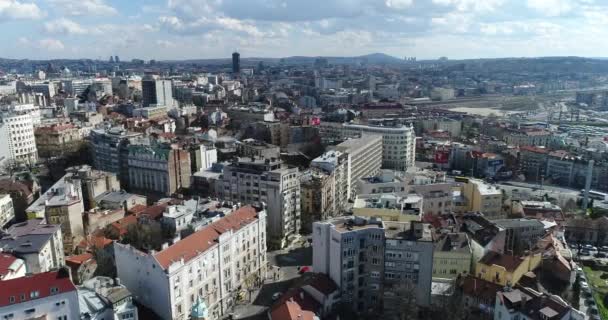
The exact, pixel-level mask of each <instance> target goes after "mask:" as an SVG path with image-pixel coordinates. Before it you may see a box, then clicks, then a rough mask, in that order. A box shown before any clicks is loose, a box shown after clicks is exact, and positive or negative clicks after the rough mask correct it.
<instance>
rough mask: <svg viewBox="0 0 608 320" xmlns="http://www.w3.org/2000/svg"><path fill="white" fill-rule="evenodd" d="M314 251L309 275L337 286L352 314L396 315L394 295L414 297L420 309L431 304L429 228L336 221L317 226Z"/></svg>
mask: <svg viewBox="0 0 608 320" xmlns="http://www.w3.org/2000/svg"><path fill="white" fill-rule="evenodd" d="M312 245H313V248H314V250H313V269H314V270H315V272H319V273H324V274H326V275H328V276H329V278H331V279H332V280H333V281H334V282H335V283H336V284H337V285H338V287H339V288H340V291H341V299H342V303H343V304H344V305H346V306H349V307H350V308H351V309H352V311H354V312H358V313H369V314H374V313H380V312H384V313H385V314H394V312H396V311H397V310H395V307H396V306H398V305H399V301H398V299H399V297H398V296H397V294H402V293H403V292H404V291H407V292H408V294H413V295H414V296H415V301H416V303H417V304H418V305H422V306H428V305H429V304H430V299H431V281H432V269H433V240H432V235H431V228H430V225H429V224H426V223H422V222H396V221H390V222H388V221H384V222H383V221H382V220H380V219H377V218H362V217H357V216H355V217H340V218H335V219H332V220H329V221H319V222H315V223H314V224H313V239H312ZM408 285H409V287H408ZM389 288H390V289H389ZM389 318H390V319H392V317H387V319H389Z"/></svg>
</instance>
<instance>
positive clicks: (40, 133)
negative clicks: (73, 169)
mask: <svg viewBox="0 0 608 320" xmlns="http://www.w3.org/2000/svg"><path fill="white" fill-rule="evenodd" d="M34 136H35V138H36V148H37V149H38V156H39V157H41V158H45V159H48V158H54V157H65V156H69V155H75V154H77V153H78V152H79V151H80V149H81V147H82V145H83V144H84V143H85V142H84V140H83V138H82V135H81V134H80V128H78V127H76V126H74V125H73V124H69V123H68V124H53V125H50V126H45V127H38V128H36V131H34Z"/></svg>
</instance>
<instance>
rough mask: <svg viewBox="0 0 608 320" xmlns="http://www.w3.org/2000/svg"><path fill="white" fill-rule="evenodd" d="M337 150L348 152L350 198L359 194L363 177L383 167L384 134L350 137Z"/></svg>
mask: <svg viewBox="0 0 608 320" xmlns="http://www.w3.org/2000/svg"><path fill="white" fill-rule="evenodd" d="M336 150H337V151H340V152H342V153H345V154H347V156H348V163H347V170H348V173H347V176H348V181H349V182H348V184H349V189H350V190H349V198H350V199H354V197H355V195H357V193H358V190H357V183H358V181H359V180H360V179H361V178H365V177H372V176H375V175H376V174H378V173H379V172H380V168H381V167H382V136H381V135H364V136H362V137H361V138H355V139H348V140H346V141H344V142H342V143H340V144H339V145H337V146H336Z"/></svg>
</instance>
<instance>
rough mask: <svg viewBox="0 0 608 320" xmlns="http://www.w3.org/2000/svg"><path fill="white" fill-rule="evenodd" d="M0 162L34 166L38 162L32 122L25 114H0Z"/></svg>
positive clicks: (27, 114) (28, 115)
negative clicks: (0, 142) (1, 142)
mask: <svg viewBox="0 0 608 320" xmlns="http://www.w3.org/2000/svg"><path fill="white" fill-rule="evenodd" d="M0 140H1V141H4V142H5V143H3V144H2V145H1V146H0V162H5V161H10V162H12V163H28V164H35V163H36V161H38V151H37V150H36V138H35V136H34V122H33V120H32V116H31V115H30V114H29V113H25V112H2V114H0Z"/></svg>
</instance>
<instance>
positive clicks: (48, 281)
mask: <svg viewBox="0 0 608 320" xmlns="http://www.w3.org/2000/svg"><path fill="white" fill-rule="evenodd" d="M75 290H76V287H75V286H74V284H73V283H72V281H71V280H70V277H69V272H68V271H66V270H59V271H50V272H43V273H37V274H33V275H26V276H25V277H20V278H15V279H11V280H5V281H2V290H0V307H6V306H8V305H11V304H16V303H21V302H25V301H32V300H36V299H42V298H46V297H48V296H51V295H58V294H62V293H66V292H72V291H75ZM11 301H14V302H11Z"/></svg>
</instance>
